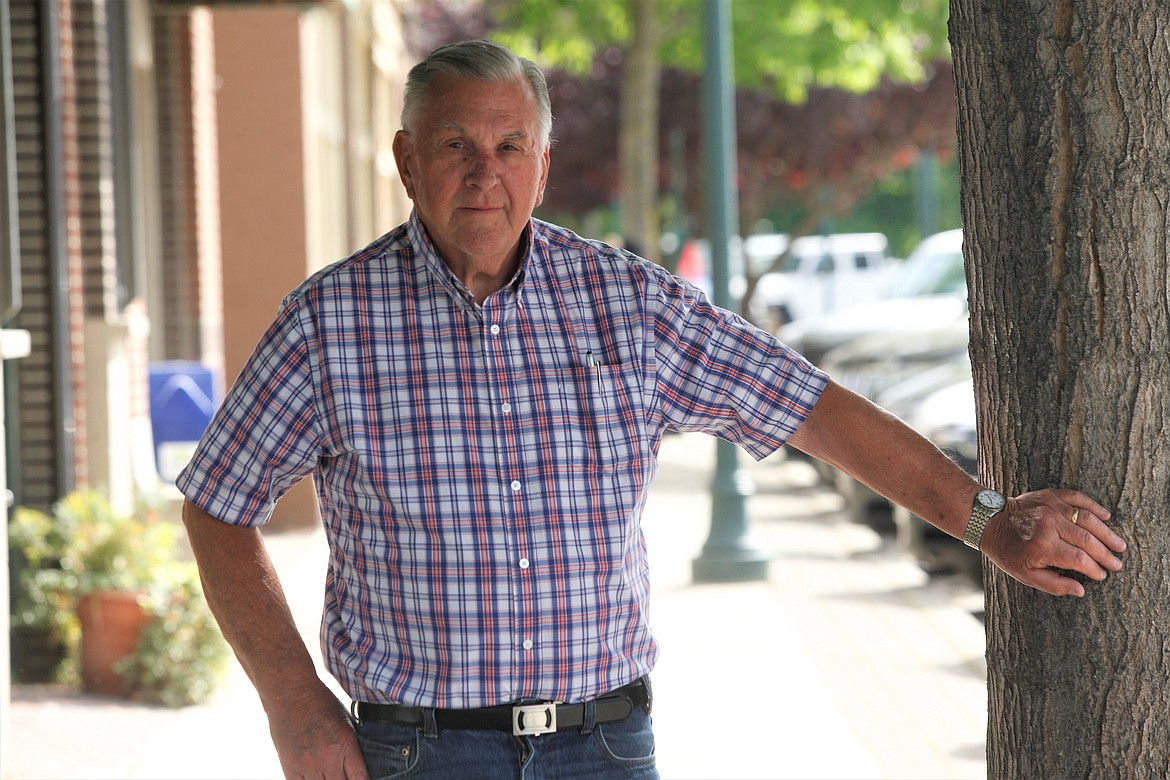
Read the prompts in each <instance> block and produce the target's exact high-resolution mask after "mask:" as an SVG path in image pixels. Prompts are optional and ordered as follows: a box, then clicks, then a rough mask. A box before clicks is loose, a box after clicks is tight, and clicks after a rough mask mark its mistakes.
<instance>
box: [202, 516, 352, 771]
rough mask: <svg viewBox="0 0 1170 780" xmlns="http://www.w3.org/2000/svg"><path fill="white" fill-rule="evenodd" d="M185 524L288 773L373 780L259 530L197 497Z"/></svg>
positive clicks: (211, 599) (207, 589)
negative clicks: (232, 520) (201, 504)
mask: <svg viewBox="0 0 1170 780" xmlns="http://www.w3.org/2000/svg"><path fill="white" fill-rule="evenodd" d="M183 522H184V524H185V525H186V526H187V534H188V536H189V537H190V539H191V548H192V550H193V551H194V553H195V560H196V561H197V562H198V564H199V574H200V578H201V579H202V580H203V590H204V593H205V594H206V596H207V603H208V605H209V606H210V607H211V611H212V613H213V614H214V615H215V619H216V620H217V621H219V626H220V629H221V630H222V631H223V634H224V636H225V637H226V638H227V640H228V643H229V644H230V645H231V646H232V649H233V650H235V653H236V657H237V658H239V659H240V665H241V666H243V667H244V671H246V672H247V673H248V677H250V678H251V680H252V684H253V685H254V686H256V692H257V693H258V694H259V695H260V701H261V702H262V703H263V704H264V710H265V712H267V713H268V723H269V728H270V730H271V732H272V742H273V744H274V745H275V746H276V752H277V754H278V755H279V757H280V765H281V767H282V768H283V770H284V774H285V776H286V777H322V778H331V777H344V778H349V779H350V780H368V777H369V774H368V773H367V771H366V766H365V762H364V761H363V759H362V753H361V748H360V747H359V746H358V742H357V738H356V737H355V736H354V732H353V727H352V726H351V724H350V721H349V718H348V715H347V714H346V710H345V707H344V706H343V705H342V704H341V702H340V701H338V699H337V697H336V696H335V695H334V694H333V692H332V691H331V690H329V688H328V687H327V686H326V685H325V683H324V682H323V681H322V680H321V678H320V677H318V676H317V670H316V667H315V666H314V664H313V659H312V657H311V656H310V655H309V651H308V649H307V648H306V647H305V643H304V640H302V639H301V635H300V633H299V632H298V631H297V627H296V624H295V622H294V621H293V617H292V611H291V610H290V609H289V608H288V601H287V599H285V596H284V590H283V589H282V588H281V586H280V580H279V579H278V578H277V575H276V569H275V568H274V567H273V565H272V559H271V558H269V557H268V552H267V551H266V550H265V548H264V540H263V539H262V538H261V537H260V532H259V531H257V530H256V529H254V528H237V527H235V526H232V525H229V524H227V523H223V522H220V521H219V520H217V519H215V518H214V517H212V516H211V515H209V514H207V513H206V512H204V511H203V510H201V509H199V508H198V507H196V506H195V505H194V504H192V503H191V502H190V501H188V502H186V503H184V505H183Z"/></svg>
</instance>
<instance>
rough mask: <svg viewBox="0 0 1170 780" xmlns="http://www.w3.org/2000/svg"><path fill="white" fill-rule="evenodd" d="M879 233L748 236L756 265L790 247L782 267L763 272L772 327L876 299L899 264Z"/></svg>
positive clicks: (760, 287)
mask: <svg viewBox="0 0 1170 780" xmlns="http://www.w3.org/2000/svg"><path fill="white" fill-rule="evenodd" d="M888 247H889V241H888V240H887V239H886V237H885V236H884V235H883V234H881V233H837V234H832V235H824V236H801V237H799V238H796V239H793V240H792V241H791V242H789V239H788V236H787V235H785V234H782V233H776V234H761V235H755V236H751V237H749V238H748V239H747V240H746V241H744V247H743V249H744V254H746V255H747V257H748V258H749V261H750V262H751V267H752V268H753V269H768V268H771V267H772V266H773V265H774V264H775V262H776V259H777V258H779V257H781V256H782V255H784V254H785V252H787V253H788V254H787V256H785V257H784V259H783V261H782V264H781V266H780V268H779V269H778V270H776V271H771V272H767V273H764V274H763V275H762V276H760V279H759V282H758V283H757V284H756V295H757V296H758V297H759V300H760V303H761V305H762V306H763V307H764V309H765V310H766V311H767V312H768V315H769V320H770V323H771V325H772V328H773V330H775V329H776V328H779V327H780V326H781V325H785V324H787V323H789V322H792V321H793V320H796V319H801V318H804V317H814V316H818V315H821V314H825V313H828V312H831V311H835V310H836V309H838V308H841V307H843V306H854V305H857V304H862V303H868V302H869V301H873V300H876V299H877V298H878V296H879V295H880V294H881V291H882V289H883V288H884V287H885V286H886V285H887V284H889V283H890V281H891V280H892V278H893V276H894V275H895V274H896V273H897V270H898V268H899V264H898V261H896V260H894V259H893V258H891V257H889V255H887V254H886V251H887V249H888Z"/></svg>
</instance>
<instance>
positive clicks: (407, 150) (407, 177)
mask: <svg viewBox="0 0 1170 780" xmlns="http://www.w3.org/2000/svg"><path fill="white" fill-rule="evenodd" d="M393 149H394V163H395V165H397V166H398V178H399V179H401V180H402V186H403V187H404V188H405V189H406V197H408V198H410V199H411V200H414V176H413V174H412V173H411V170H410V169H411V165H412V164H413V162H414V159H413V149H411V145H410V135H409V134H408V133H407V132H406V131H405V130H399V131H398V132H397V133H395V134H394V146H393Z"/></svg>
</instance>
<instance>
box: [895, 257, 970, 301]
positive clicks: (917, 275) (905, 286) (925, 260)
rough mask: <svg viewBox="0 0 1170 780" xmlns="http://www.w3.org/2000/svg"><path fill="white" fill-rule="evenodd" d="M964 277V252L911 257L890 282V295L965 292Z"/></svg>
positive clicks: (904, 296) (911, 296)
mask: <svg viewBox="0 0 1170 780" xmlns="http://www.w3.org/2000/svg"><path fill="white" fill-rule="evenodd" d="M966 293H967V276H966V273H965V272H964V270H963V253H962V252H961V251H957V252H938V253H932V254H923V255H919V256H918V257H914V258H911V259H909V260H907V261H906V264H905V265H904V266H902V270H901V273H899V274H898V277H897V278H896V279H895V280H894V281H893V283H892V284H891V285H890V287H889V290H888V292H887V296H888V297H890V298H917V297H918V296H921V295H966Z"/></svg>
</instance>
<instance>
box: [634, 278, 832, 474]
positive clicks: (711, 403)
mask: <svg viewBox="0 0 1170 780" xmlns="http://www.w3.org/2000/svg"><path fill="white" fill-rule="evenodd" d="M652 305H654V306H656V310H655V311H654V312H653V315H652V316H653V321H654V329H653V331H654V344H653V348H654V356H655V360H654V367H655V389H656V393H657V398H658V404H659V408H660V409H661V410H662V414H663V417H664V420H665V422H666V424H667V426H668V427H670V428H673V429H675V430H684V431H703V432H705V433H710V434H713V435H715V436H719V437H721V438H724V439H727V440H728V441H731V442H734V443H735V444H738V445H740V446H741V447H743V448H744V449H745V450H747V451H748V452H749V453H750V454H751V455H752V457H754V458H756V459H757V460H759V459H762V458H764V457H767V456H768V455H770V454H771V453H773V452H775V451H776V450H777V449H779V448H780V447H781V446H783V445H784V443H785V442H787V441H788V439H789V438H791V436H792V435H793V434H794V433H795V432H796V430H797V429H798V428H799V427H800V425H801V424H802V423H803V422H804V420H805V418H806V417H807V416H808V414H809V412H811V411H812V408H813V406H815V405H816V402H817V400H818V399H819V398H820V395H821V392H822V391H823V390H824V388H825V385H826V384H827V383H828V376H827V375H826V374H825V373H824V372H823V371H821V370H819V369H817V368H816V367H814V366H813V365H812V364H810V363H809V362H808V361H807V360H805V359H804V357H802V356H801V355H799V354H797V353H796V352H795V351H793V350H792V349H790V348H789V347H788V346H786V345H785V344H783V343H782V342H780V340H779V339H777V338H776V337H775V336H773V335H772V334H770V333H768V332H767V331H764V330H763V329H761V328H758V327H756V326H754V325H752V324H751V323H749V322H747V321H746V320H744V319H743V318H742V317H740V316H739V315H737V314H734V313H732V312H730V311H727V310H726V309H721V308H718V307H716V306H714V305H712V304H711V303H710V301H709V300H708V299H707V297H706V295H705V294H703V293H702V292H701V291H699V290H697V289H696V288H694V287H693V286H691V285H690V284H688V283H686V282H684V281H682V280H681V279H678V278H676V277H673V276H670V275H668V274H662V275H660V276H659V279H658V283H657V291H656V294H655V295H653V296H652Z"/></svg>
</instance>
